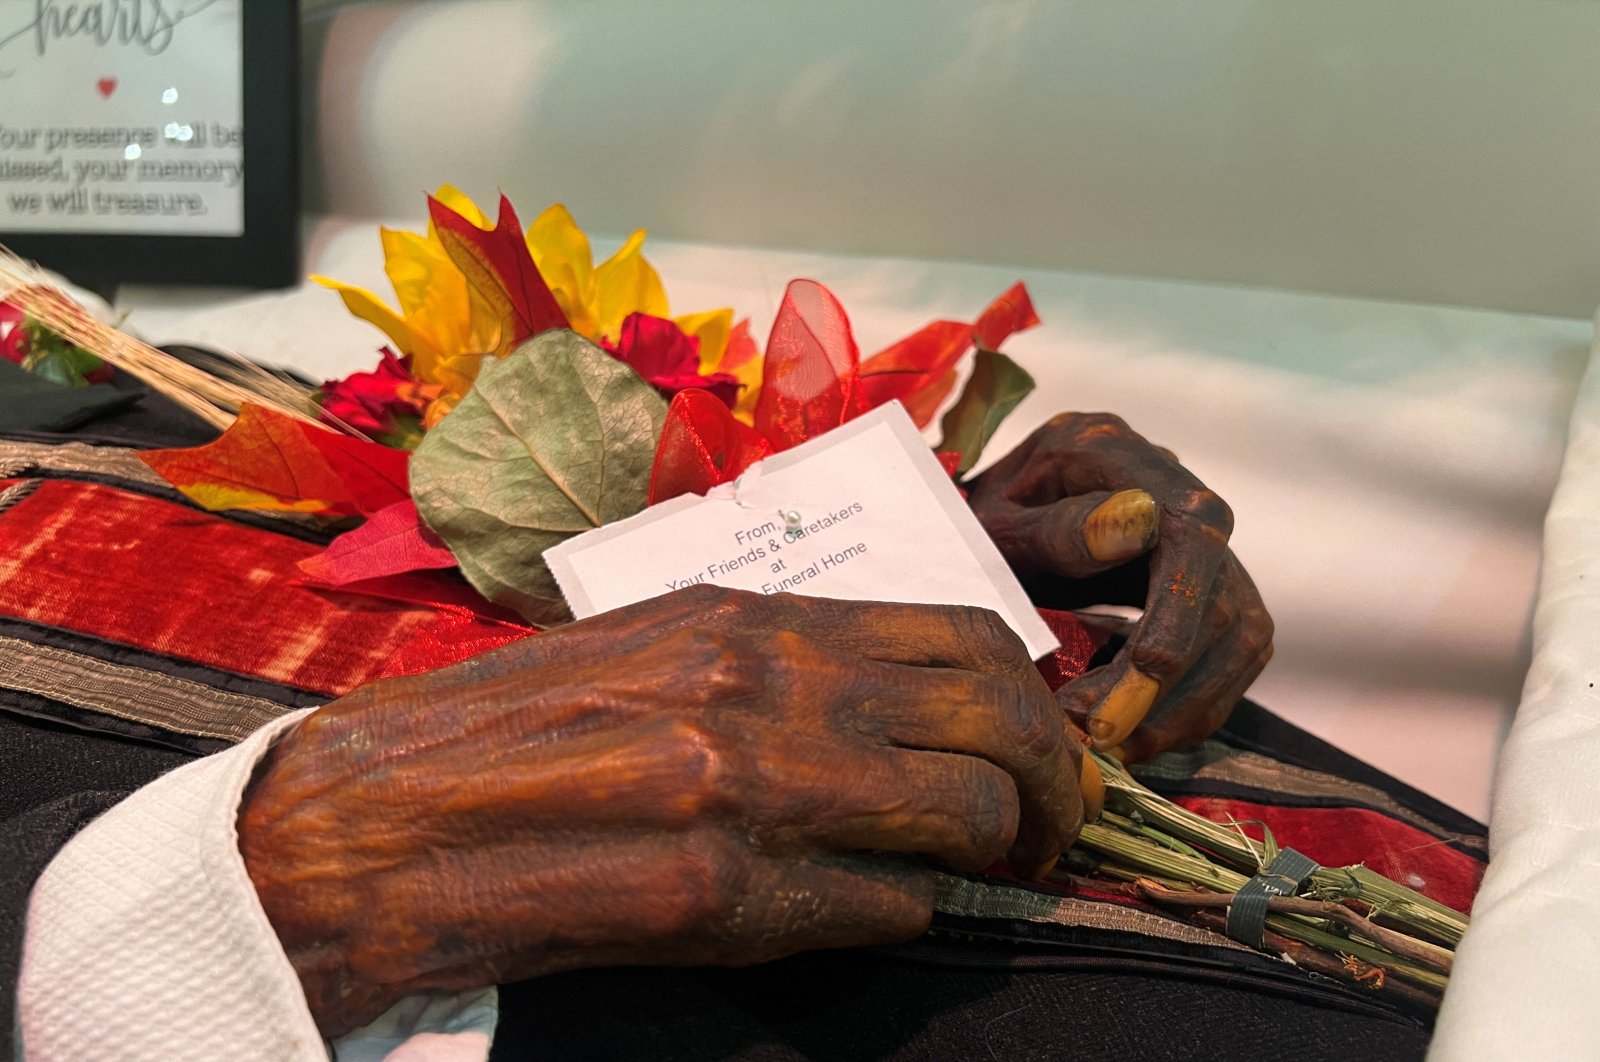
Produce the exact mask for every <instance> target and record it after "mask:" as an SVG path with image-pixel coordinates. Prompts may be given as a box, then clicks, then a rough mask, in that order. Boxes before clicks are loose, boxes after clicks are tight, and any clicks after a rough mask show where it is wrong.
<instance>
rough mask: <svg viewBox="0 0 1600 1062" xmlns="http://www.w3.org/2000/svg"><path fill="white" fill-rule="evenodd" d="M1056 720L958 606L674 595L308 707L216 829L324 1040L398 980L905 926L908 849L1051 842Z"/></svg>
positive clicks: (683, 957) (993, 624) (922, 909)
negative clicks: (236, 832) (232, 841)
mask: <svg viewBox="0 0 1600 1062" xmlns="http://www.w3.org/2000/svg"><path fill="white" fill-rule="evenodd" d="M1063 730H1064V723H1063V719H1062V715H1061V712H1060V710H1059V708H1058V707H1057V705H1056V703H1055V701H1054V700H1053V699H1052V697H1051V695H1050V691H1049V689H1048V688H1047V687H1046V686H1045V685H1044V682H1043V681H1042V680H1041V679H1040V677H1039V675H1038V673H1037V671H1036V670H1035V669H1034V667H1033V665H1032V663H1031V662H1030V661H1029V659H1028V655H1027V652H1026V650H1025V649H1024V648H1023V646H1022V643H1021V642H1020V641H1019V640H1018V639H1017V638H1016V636H1015V635H1013V634H1012V633H1011V631H1010V630H1009V629H1008V628H1006V627H1005V625H1004V624H1003V623H1002V622H1001V621H1000V620H999V618H998V617H996V616H995V615H993V614H992V613H989V612H987V611H984V610H981V609H971V608H945V607H922V606H907V605H884V604H862V603H850V602H838V601H823V600H817V599H812V598H799V597H790V596H787V595H778V596H774V597H762V596H759V595H753V594H745V593H741V592H737V591H730V590H721V589H717V588H714V587H704V586H702V587H695V588H692V589H690V590H686V591H681V592H678V593H675V594H670V595H668V596H666V597H661V598H657V599H655V600H653V601H647V602H644V603H641V604H638V605H634V606H632V607H629V608H626V609H620V610H618V611H616V612H612V613H608V614H606V615H602V616H597V617H595V618H593V619H590V620H586V621H583V622H581V623H576V624H573V625H571V626H569V627H565V628H562V629H559V630H556V631H552V632H550V633H547V634H542V635H539V636H537V637H534V638H529V639H527V640H525V641H522V642H519V643H516V644H514V645H510V646H507V647H505V648H503V649H501V650H498V651H496V652H493V653H489V654H486V655H484V656H481V657H477V658H475V659H473V660H469V661H466V662H465V663H462V664H459V665H456V666H454V667H451V668H446V669H444V670H441V671H437V672H433V673H431V674H426V675H419V676H416V677H413V678H404V679H391V680H387V681H383V682H379V683H376V684H374V685H371V686H367V687H365V688H362V689H360V690H357V691H355V692H354V693H352V694H350V695H349V696H346V697H344V698H342V699H340V700H338V701H335V702H334V703H332V704H330V705H328V706H327V707H325V708H323V709H322V710H320V711H318V712H316V713H315V714H314V715H311V716H309V717H308V718H307V719H306V720H305V721H304V722H303V723H301V724H300V726H299V727H298V728H297V729H295V730H293V731H292V732H290V733H289V734H288V735H287V736H286V737H285V738H284V739H283V741H282V742H281V743H280V744H279V745H278V746H277V747H276V748H275V749H274V750H273V751H272V752H271V753H270V755H269V756H268V758H267V760H266V761H265V763H264V764H263V766H262V768H261V770H260V772H259V773H258V775H257V778H256V781H255V783H254V784H253V786H252V787H251V789H250V791H249V793H248V794H247V795H246V800H245V806H244V810H243V811H242V813H241V815H240V821H239V828H240V845H241V849H242V851H243V853H244V858H245V864H246V866H247V867H248V869H249V872H250V876H251V878H252V879H253V880H254V881H255V884H256V887H257V890H258V892H259V893H260V895H261V899H262V903H263V904H264V906H265V908H266V912H267V916H268V918H269V919H270V920H271V921H272V924H273V926H274V928H275V929H276V930H277V933H278V936H279V938H280V939H281V940H282V941H283V944H284V947H285V949H286V950H287V952H288V955H289V957H290V960H291V961H292V962H293V963H294V965H295V968H296V969H297V971H298V972H299V974H300V978H301V981H302V983H303V984H304V986H305V988H306V995H307V998H308V1000H309V1002H310V1004H311V1010H312V1013H313V1014H314V1015H315V1016H316V1017H317V1019H318V1023H319V1025H320V1026H321V1027H322V1028H323V1030H324V1031H325V1032H328V1033H329V1034H332V1035H337V1034H339V1033H341V1032H343V1031H346V1030H348V1029H350V1028H353V1027H355V1026H357V1025H360V1024H362V1023H364V1022H366V1021H369V1020H371V1019H372V1018H373V1017H375V1016H377V1015H378V1014H379V1013H381V1012H382V1011H383V1010H385V1009H386V1008H387V1007H388V1006H390V1005H392V1004H393V1003H394V1002H395V1001H396V1000H398V999H399V998H400V997H402V996H404V995H406V994H408V993H411V992H414V991H417V990H419V989H427V988H440V989H458V988H465V987H472V986H479V985H487V984H492V983H495V982H500V981H506V980H514V979H519V978H524V977H528V976H532V975H536V974H542V973H547V972H551V971H555V970H562V969H568V968H573V967H584V966H600V965H629V964H640V963H658V964H659V963H665V964H673V965H680V964H693V963H721V964H744V963H754V962H760V961H763V960H766V959H772V958H776V957H779V956H782V955H788V954H790V953H793V952H797V951H801V950H803V949H808V948H826V947H839V946H846V945H859V944H869V943H875V942H887V941H896V940H903V939H907V938H910V937H913V936H915V935H917V934H918V933H920V932H921V931H922V930H923V929H924V928H925V927H926V926H927V924H928V920H929V917H930V903H931V885H930V880H929V876H928V872H927V869H926V864H925V863H924V862H923V861H922V859H921V858H919V857H926V858H927V859H929V860H933V861H935V862H937V863H941V864H944V865H946V866H949V867H953V868H956V869H958V870H977V869H979V868H982V867H984V866H986V865H988V864H989V863H991V862H993V861H994V860H995V859H997V858H1000V857H1001V856H1007V857H1008V858H1009V859H1010V861H1011V864H1012V865H1013V866H1014V867H1015V868H1016V869H1017V871H1018V872H1019V873H1021V874H1023V875H1034V874H1042V873H1043V872H1044V871H1045V870H1046V869H1048V867H1049V865H1050V864H1051V863H1052V862H1053V861H1054V860H1055V858H1056V857H1057V856H1058V855H1059V854H1060V853H1061V851H1062V850H1063V849H1064V848H1065V847H1066V846H1067V845H1069V844H1070V843H1071V842H1072V841H1073V840H1074V839H1075V837H1076V836H1077V831H1078V829H1079V825H1080V823H1081V818H1082V810H1081V802H1080V796H1079V791H1078V785H1079V781H1078V770H1079V764H1078V759H1079V756H1080V751H1081V750H1080V748H1079V746H1078V741H1077V739H1076V738H1075V737H1072V736H1069V735H1066V734H1064V733H1063Z"/></svg>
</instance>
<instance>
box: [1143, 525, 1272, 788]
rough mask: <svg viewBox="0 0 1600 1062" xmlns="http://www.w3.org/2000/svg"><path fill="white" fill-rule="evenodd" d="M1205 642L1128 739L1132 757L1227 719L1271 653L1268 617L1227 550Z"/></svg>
mask: <svg viewBox="0 0 1600 1062" xmlns="http://www.w3.org/2000/svg"><path fill="white" fill-rule="evenodd" d="M1218 582H1219V583H1220V584H1221V589H1219V591H1218V592H1217V594H1216V597H1215V599H1214V602H1213V605H1212V610H1211V611H1212V617H1211V624H1212V627H1211V629H1212V630H1214V631H1215V635H1214V637H1212V638H1211V640H1210V644H1209V645H1208V646H1207V647H1206V649H1205V650H1204V652H1203V654H1202V655H1201V656H1200V657H1199V659H1197V660H1196V662H1195V663H1194V664H1193V666H1192V667H1191V668H1190V670H1189V672H1188V673H1187V674H1186V675H1185V676H1184V678H1183V680H1182V681H1181V682H1180V683H1179V684H1178V685H1177V686H1175V687H1174V688H1173V689H1172V690H1171V691H1170V693H1169V694H1168V696H1166V697H1164V698H1163V699H1162V702H1161V704H1160V705H1159V706H1158V707H1157V708H1156V710H1155V712H1154V713H1153V714H1152V716H1151V717H1149V718H1147V719H1146V720H1145V723H1144V724H1143V725H1142V726H1141V727H1140V728H1139V730H1138V731H1135V733H1136V734H1139V733H1140V732H1141V731H1142V732H1143V734H1142V736H1140V737H1138V739H1137V740H1134V739H1133V738H1130V744H1129V746H1128V753H1129V755H1131V756H1134V757H1136V758H1144V757H1147V756H1150V755H1154V754H1155V753H1156V752H1158V751H1161V750H1162V749H1165V748H1174V747H1177V746H1179V745H1182V744H1187V743H1189V742H1193V741H1197V740H1199V739H1201V738H1203V737H1205V736H1206V735H1208V734H1210V733H1211V732H1212V731H1214V730H1215V729H1216V728H1217V727H1219V726H1221V725H1222V723H1223V722H1224V721H1225V720H1226V719H1227V716H1228V714H1229V713H1230V712H1231V711H1232V710H1233V707H1234V705H1235V704H1236V703H1237V701H1238V700H1239V698H1240V697H1242V696H1243V695H1244V691H1245V690H1246V689H1248V688H1249V686H1250V683H1251V682H1253V681H1254V680H1255V678H1256V676H1257V675H1259V674H1260V673H1261V670H1262V669H1263V668H1264V667H1265V666H1266V664H1267V661H1268V660H1270V659H1271V656H1272V635H1273V626H1272V618H1271V616H1270V615H1268V613H1267V610H1266V606H1265V605H1264V604H1263V603H1262V601H1261V596H1260V594H1259V593H1258V592H1257V590H1256V588H1255V584H1254V583H1252V582H1251V580H1250V577H1249V575H1248V574H1247V573H1246V572H1245V570H1244V568H1243V567H1242V566H1241V565H1240V564H1239V562H1238V560H1237V558H1235V557H1234V556H1233V555H1232V554H1231V553H1230V554H1229V555H1228V556H1227V557H1226V558H1225V560H1224V562H1223V570H1222V572H1221V573H1220V575H1219V576H1218Z"/></svg>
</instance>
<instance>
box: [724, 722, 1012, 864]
mask: <svg viewBox="0 0 1600 1062" xmlns="http://www.w3.org/2000/svg"><path fill="white" fill-rule="evenodd" d="M807 744H809V746H810V747H809V748H807V749H801V748H800V747H799V746H801V745H807ZM763 766H764V772H763V773H764V774H765V779H764V784H765V790H766V796H764V797H763V798H761V799H760V800H759V801H758V802H759V803H760V804H761V805H762V806H763V808H762V813H760V814H758V815H757V817H756V819H755V823H754V826H753V832H754V833H755V834H756V836H758V837H760V838H761V841H762V844H763V846H764V847H766V848H768V849H769V850H772V851H776V852H784V851H794V850H796V849H816V848H824V849H833V850H841V851H881V852H902V853H906V854H910V855H921V856H926V857H927V858H929V859H932V860H934V861H935V862H938V863H942V864H944V865H946V866H949V867H952V868H954V869H956V870H962V871H978V870H982V869H983V868H984V867H987V866H989V865H990V864H991V863H993V862H994V861H995V860H997V859H999V858H1000V857H1001V856H1003V855H1005V854H1006V852H1007V851H1008V850H1010V848H1011V846H1012V844H1013V843H1015V841H1016V838H1017V824H1018V817H1019V813H1020V809H1019V802H1018V799H1017V787H1016V784H1015V783H1014V782H1013V781H1012V779H1011V776H1010V775H1008V774H1007V773H1006V772H1005V771H1003V770H1001V769H1000V768H998V767H996V766H995V765H994V764H992V763H989V762H988V761H986V760H981V759H978V758H977V757H974V756H962V755H957V754H955V753H947V752H924V751H920V750H911V749H898V748H877V749H872V750H861V751H860V752H857V753H855V754H850V753H848V752H845V751H843V750H841V748H840V747H839V745H838V744H837V743H832V742H811V741H809V739H804V738H801V739H796V741H795V742H794V743H793V744H792V745H791V747H790V750H788V751H787V752H786V753H784V754H783V755H781V757H780V758H779V759H778V760H777V761H776V762H769V763H767V764H764V765H763Z"/></svg>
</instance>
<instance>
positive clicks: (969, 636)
mask: <svg viewBox="0 0 1600 1062" xmlns="http://www.w3.org/2000/svg"><path fill="white" fill-rule="evenodd" d="M743 619H744V621H745V622H746V623H749V624H751V625H752V626H755V627H758V628H761V629H766V630H776V631H799V632H802V633H803V634H805V635H806V637H808V638H810V639H812V640H814V641H815V642H817V643H819V644H821V645H824V646H827V647H828V648H830V649H833V650H836V651H838V652H843V653H848V654H852V655H854V656H857V657H862V658H866V659H869V660H877V661H881V662H884V663H891V664H905V665H912V666H917V667H933V668H955V669H961V670H965V671H977V672H984V673H986V674H993V675H1005V676H1010V677H1014V678H1018V679H1021V678H1023V677H1024V676H1032V677H1034V678H1037V677H1038V669H1037V668H1035V667H1034V664H1033V659H1032V657H1030V656H1029V655H1028V650H1027V647H1026V646H1025V645H1024V644H1023V641H1022V639H1021V637H1019V636H1018V635H1017V633H1016V632H1015V631H1013V630H1012V629H1011V627H1010V626H1009V625H1008V624H1007V623H1006V622H1005V620H1003V619H1001V618H1000V616H999V614H997V613H995V612H993V611H991V610H989V609H986V608H978V607H976V606H971V605H907V604H897V603H891V602H866V601H839V600H833V599H830V598H820V597H801V596H798V595H794V594H773V595H771V596H770V597H768V596H758V597H757V600H756V601H755V602H752V603H750V607H749V610H748V614H747V615H745V616H744V617H743Z"/></svg>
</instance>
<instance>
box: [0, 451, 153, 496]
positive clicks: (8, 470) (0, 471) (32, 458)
mask: <svg viewBox="0 0 1600 1062" xmlns="http://www.w3.org/2000/svg"><path fill="white" fill-rule="evenodd" d="M40 472H44V473H49V472H55V473H57V474H60V473H63V472H67V473H71V472H77V473H81V474H90V475H97V476H115V477H117V478H118V479H126V480H130V481H132V482H134V483H138V484H141V485H143V486H149V487H160V488H162V489H164V490H171V489H172V484H170V483H168V482H167V481H166V480H164V479H162V478H161V477H160V476H158V475H156V473H155V470H154V469H152V468H151V467H150V466H149V465H147V464H145V463H144V462H143V461H141V460H139V454H138V451H137V450H130V449H127V448H126V447H122V446H90V445H89V444H87V443H30V442H19V441H17V440H15V439H0V479H12V478H14V477H16V476H23V475H28V474H30V473H40Z"/></svg>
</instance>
